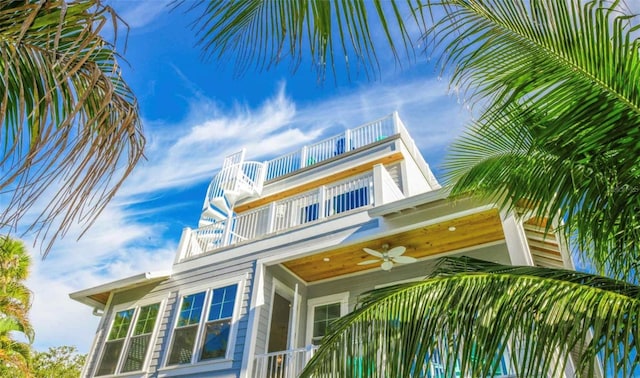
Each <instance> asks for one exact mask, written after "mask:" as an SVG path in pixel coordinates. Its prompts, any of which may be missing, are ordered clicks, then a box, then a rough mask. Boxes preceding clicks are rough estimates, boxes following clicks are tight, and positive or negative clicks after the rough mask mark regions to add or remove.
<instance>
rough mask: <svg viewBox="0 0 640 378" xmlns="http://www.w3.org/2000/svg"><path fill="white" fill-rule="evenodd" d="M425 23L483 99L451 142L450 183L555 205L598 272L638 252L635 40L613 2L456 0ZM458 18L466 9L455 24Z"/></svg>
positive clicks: (475, 96) (619, 272)
mask: <svg viewBox="0 0 640 378" xmlns="http://www.w3.org/2000/svg"><path fill="white" fill-rule="evenodd" d="M450 3H452V4H455V5H454V6H452V7H451V8H449V9H450V12H449V13H448V14H447V16H446V17H444V18H443V19H442V20H441V21H440V22H439V23H438V24H437V25H436V26H435V29H437V30H440V33H443V35H442V37H441V38H443V39H444V40H449V41H452V42H450V43H449V44H447V51H449V52H450V53H449V54H448V55H446V56H444V57H443V58H442V64H443V65H445V66H446V67H455V69H454V75H453V80H452V85H454V86H456V87H458V88H461V90H462V91H463V92H465V93H466V94H467V95H468V97H469V99H470V101H478V100H480V99H482V104H481V105H482V106H483V109H482V111H481V115H480V117H479V118H478V121H477V122H476V123H475V125H473V126H472V127H471V128H470V129H469V130H468V132H467V133H466V134H465V135H464V136H463V137H462V138H461V139H460V140H458V141H457V142H456V143H454V145H453V146H452V148H451V151H452V153H451V155H450V156H449V157H448V160H447V163H446V164H445V166H446V168H447V169H448V171H449V176H448V181H449V182H450V183H455V184H456V185H455V187H454V190H453V193H454V194H457V193H462V192H468V191H474V192H476V193H480V194H484V195H488V196H493V197H494V198H502V203H503V204H505V206H507V207H508V206H513V205H514V204H518V203H521V202H522V201H528V202H529V203H533V204H535V205H536V206H538V208H537V213H538V214H539V215H540V214H545V213H546V214H551V215H552V216H555V215H556V214H558V216H559V217H560V219H562V221H564V223H566V228H565V231H566V234H567V236H568V237H570V238H571V239H572V240H575V241H576V242H577V243H576V247H577V251H579V252H584V254H583V256H586V257H587V258H588V259H589V260H590V261H592V262H593V264H594V265H595V268H596V269H597V270H598V271H599V272H601V273H607V274H611V275H614V276H617V277H620V278H625V279H628V280H630V281H633V282H636V281H637V278H636V275H635V271H636V269H637V264H638V263H639V262H640V245H639V244H638V243H639V241H640V224H639V223H638V220H637V216H636V214H637V213H638V210H640V202H639V201H640V198H639V197H638V196H637V191H639V190H640V177H639V166H638V161H637V156H640V145H638V144H637V143H636V141H637V136H638V133H640V97H639V89H640V88H639V86H638V78H639V77H640V59H639V56H638V47H640V40H638V39H637V38H636V37H635V29H634V27H633V24H631V22H630V16H629V15H627V14H625V13H624V12H623V11H622V9H621V8H620V6H619V2H606V1H590V2H586V3H584V2H581V1H577V0H576V1H567V2H564V1H530V2H529V1H522V0H519V1H511V2H502V1H497V0H496V1H472V2H456V1H451V2H450ZM457 20H465V22H464V23H461V22H457Z"/></svg>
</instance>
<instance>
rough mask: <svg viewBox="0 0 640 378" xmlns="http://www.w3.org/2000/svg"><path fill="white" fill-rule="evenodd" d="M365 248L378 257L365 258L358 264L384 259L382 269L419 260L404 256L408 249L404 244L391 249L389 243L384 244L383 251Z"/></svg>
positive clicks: (389, 268)
mask: <svg viewBox="0 0 640 378" xmlns="http://www.w3.org/2000/svg"><path fill="white" fill-rule="evenodd" d="M363 250H364V251H365V252H367V253H368V254H370V255H371V256H373V257H377V259H375V260H365V261H362V262H359V263H358V265H369V264H375V263H379V262H381V261H382V265H381V266H380V267H381V268H382V270H391V268H393V264H410V263H413V262H416V261H418V260H417V259H416V258H414V257H409V256H402V254H403V253H404V252H405V251H406V250H407V248H406V247H402V246H399V247H393V248H391V249H389V244H383V245H382V252H380V251H376V250H375V249H371V248H363Z"/></svg>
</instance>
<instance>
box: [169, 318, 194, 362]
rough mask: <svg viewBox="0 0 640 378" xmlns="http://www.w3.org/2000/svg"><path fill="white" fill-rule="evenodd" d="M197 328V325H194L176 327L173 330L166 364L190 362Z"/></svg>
mask: <svg viewBox="0 0 640 378" xmlns="http://www.w3.org/2000/svg"><path fill="white" fill-rule="evenodd" d="M197 330H198V326H197V325H194V326H189V327H183V328H178V329H176V330H175V331H174V333H173V341H172V347H171V353H170V354H169V362H167V365H175V364H188V363H190V362H191V356H192V354H193V345H194V343H195V340H196V332H197Z"/></svg>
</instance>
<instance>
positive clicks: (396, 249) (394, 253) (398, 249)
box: [387, 246, 407, 257]
mask: <svg viewBox="0 0 640 378" xmlns="http://www.w3.org/2000/svg"><path fill="white" fill-rule="evenodd" d="M406 250H407V248H406V247H402V246H400V247H393V248H391V249H390V250H389V251H387V255H388V256H389V257H398V256H400V255H401V254H403V253H404V251H406Z"/></svg>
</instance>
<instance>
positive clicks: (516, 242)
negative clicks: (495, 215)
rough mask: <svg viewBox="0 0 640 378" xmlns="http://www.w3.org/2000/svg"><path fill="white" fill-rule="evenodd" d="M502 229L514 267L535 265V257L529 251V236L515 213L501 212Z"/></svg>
mask: <svg viewBox="0 0 640 378" xmlns="http://www.w3.org/2000/svg"><path fill="white" fill-rule="evenodd" d="M500 218H501V220H502V228H503V230H504V240H505V242H506V244H507V250H508V251H509V258H510V259H511V264H512V265H530V266H532V265H533V257H532V256H531V251H530V250H529V243H528V242H527V235H526V234H525V232H524V227H523V226H522V222H520V220H518V218H517V216H516V215H515V214H514V213H513V212H510V213H506V212H504V211H501V212H500Z"/></svg>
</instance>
